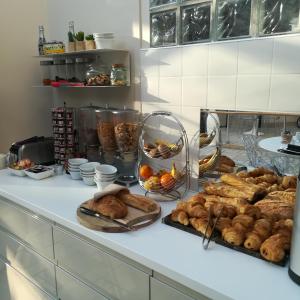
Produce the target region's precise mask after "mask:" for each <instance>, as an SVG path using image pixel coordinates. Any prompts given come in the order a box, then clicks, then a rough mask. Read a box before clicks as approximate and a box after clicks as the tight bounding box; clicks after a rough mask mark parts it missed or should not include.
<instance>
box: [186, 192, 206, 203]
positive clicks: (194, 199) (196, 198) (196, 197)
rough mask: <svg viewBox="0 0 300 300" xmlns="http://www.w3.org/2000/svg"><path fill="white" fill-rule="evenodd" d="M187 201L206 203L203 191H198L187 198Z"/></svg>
mask: <svg viewBox="0 0 300 300" xmlns="http://www.w3.org/2000/svg"><path fill="white" fill-rule="evenodd" d="M187 202H197V203H199V204H201V205H204V203H205V199H204V198H203V196H202V193H198V194H196V195H194V196H192V197H190V198H189V199H188V200H187Z"/></svg>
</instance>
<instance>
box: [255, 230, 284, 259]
mask: <svg viewBox="0 0 300 300" xmlns="http://www.w3.org/2000/svg"><path fill="white" fill-rule="evenodd" d="M287 242H288V240H287V238H286V237H285V236H283V235H282V234H280V233H278V234H274V235H272V236H270V237H269V238H268V239H266V240H265V241H264V242H263V243H262V245H261V247H260V254H261V256H262V257H264V258H265V259H266V260H269V261H272V262H280V261H281V260H282V259H283V258H284V255H285V251H284V245H285V244H286V243H287Z"/></svg>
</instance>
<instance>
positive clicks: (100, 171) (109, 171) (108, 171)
mask: <svg viewBox="0 0 300 300" xmlns="http://www.w3.org/2000/svg"><path fill="white" fill-rule="evenodd" d="M95 171H96V174H97V175H114V174H116V173H117V171H118V170H117V168H116V167H114V166H112V165H100V166H97V167H96V168H95Z"/></svg>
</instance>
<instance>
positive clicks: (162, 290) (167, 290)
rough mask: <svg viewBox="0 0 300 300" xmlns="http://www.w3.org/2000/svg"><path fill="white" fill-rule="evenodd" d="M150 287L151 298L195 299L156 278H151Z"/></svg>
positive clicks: (165, 299)
mask: <svg viewBox="0 0 300 300" xmlns="http://www.w3.org/2000/svg"><path fill="white" fill-rule="evenodd" d="M150 289H151V300H193V298H191V297H189V296H187V295H185V294H183V293H181V292H179V291H178V290H176V289H174V288H172V287H170V286H169V285H167V284H165V283H162V282H160V281H158V280H156V279H154V278H151V284H150Z"/></svg>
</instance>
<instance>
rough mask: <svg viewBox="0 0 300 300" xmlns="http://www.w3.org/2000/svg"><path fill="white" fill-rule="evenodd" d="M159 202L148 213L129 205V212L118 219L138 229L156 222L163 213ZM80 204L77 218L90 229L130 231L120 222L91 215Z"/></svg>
mask: <svg viewBox="0 0 300 300" xmlns="http://www.w3.org/2000/svg"><path fill="white" fill-rule="evenodd" d="M87 202H88V201H85V202H84V203H82V204H81V205H80V206H83V207H84V206H85V205H86V203H87ZM156 204H157V209H156V210H155V211H153V212H151V213H146V212H144V211H142V210H139V209H136V208H134V207H131V206H127V207H128V214H127V216H126V217H125V218H123V219H117V221H118V222H121V223H122V224H124V225H128V226H131V227H132V228H133V229H135V230H137V229H139V228H142V227H145V226H148V225H150V224H152V223H154V222H155V221H156V220H157V219H158V218H159V217H160V215H161V207H160V205H159V203H156ZM80 206H79V207H78V208H77V219H78V221H79V223H80V224H81V225H83V226H85V227H87V228H89V229H93V230H97V231H104V232H128V231H130V230H128V229H126V228H124V227H121V226H119V225H118V224H115V223H112V222H109V221H106V220H102V219H100V218H97V217H93V216H89V215H87V214H84V213H82V212H81V211H80Z"/></svg>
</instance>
